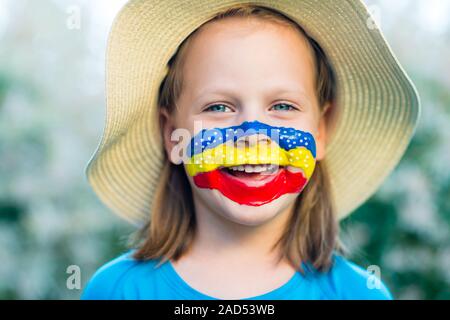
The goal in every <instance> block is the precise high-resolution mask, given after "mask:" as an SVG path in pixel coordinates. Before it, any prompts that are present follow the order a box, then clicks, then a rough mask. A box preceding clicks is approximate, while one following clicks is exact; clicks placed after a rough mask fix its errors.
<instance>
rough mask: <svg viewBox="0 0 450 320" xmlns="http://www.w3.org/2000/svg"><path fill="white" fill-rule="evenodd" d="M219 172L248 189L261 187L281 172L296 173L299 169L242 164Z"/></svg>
mask: <svg viewBox="0 0 450 320" xmlns="http://www.w3.org/2000/svg"><path fill="white" fill-rule="evenodd" d="M218 169H219V171H220V172H221V173H222V174H224V175H227V176H228V177H229V178H231V179H235V180H237V181H239V182H242V183H244V184H245V185H247V186H249V187H261V186H263V185H265V184H267V183H269V182H270V181H272V180H274V179H275V178H276V177H277V176H279V175H280V174H281V173H282V172H283V171H286V170H287V171H289V172H292V173H298V172H300V171H301V169H299V168H296V167H292V166H279V165H276V164H243V165H239V166H228V167H220V168H218Z"/></svg>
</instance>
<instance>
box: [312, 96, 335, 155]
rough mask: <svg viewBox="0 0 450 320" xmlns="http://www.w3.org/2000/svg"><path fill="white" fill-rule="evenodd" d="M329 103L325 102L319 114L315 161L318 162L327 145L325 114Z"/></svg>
mask: <svg viewBox="0 0 450 320" xmlns="http://www.w3.org/2000/svg"><path fill="white" fill-rule="evenodd" d="M330 106H331V103H329V102H327V103H326V104H325V106H324V107H323V109H322V111H321V112H320V113H319V125H318V130H317V135H316V137H315V138H316V160H317V161H320V160H322V159H323V158H324V157H325V153H326V151H325V149H326V145H327V133H328V132H327V112H328V109H329V108H330Z"/></svg>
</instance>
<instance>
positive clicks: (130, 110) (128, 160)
mask: <svg viewBox="0 0 450 320" xmlns="http://www.w3.org/2000/svg"><path fill="white" fill-rule="evenodd" d="M239 3H252V4H257V5H264V6H267V7H272V8H274V9H277V10H279V11H281V12H283V13H284V14H285V15H287V16H288V17H290V18H291V19H293V20H294V21H296V22H298V23H299V24H300V25H301V26H302V27H303V28H304V29H305V30H306V31H307V32H308V33H309V35H310V36H312V37H313V38H314V39H315V40H316V41H317V42H318V43H319V44H320V45H321V46H322V48H323V49H324V51H325V52H326V53H327V55H328V57H329V59H330V62H331V64H332V65H333V67H334V69H335V71H336V76H337V82H338V100H337V105H338V108H339V117H338V121H337V123H336V128H335V131H334V135H333V137H332V138H331V140H330V142H329V144H328V145H327V155H326V158H327V163H328V167H329V172H330V175H331V187H332V194H333V198H334V203H335V206H336V210H337V214H338V218H339V219H342V218H343V217H345V216H347V215H348V214H349V213H351V212H352V211H353V210H354V209H356V208H357V207H358V206H360V205H361V204H362V203H363V202H364V201H365V200H366V199H367V198H368V197H369V196H371V195H372V194H373V193H374V192H375V191H376V190H377V188H378V187H379V186H380V184H381V183H382V182H383V180H384V179H385V178H386V177H387V175H388V174H389V173H390V172H391V171H392V170H393V168H394V167H395V166H396V165H397V164H398V162H399V160H400V158H401V156H402V155H403V153H404V151H405V149H406V147H407V146H408V144H409V142H410V140H411V137H412V135H413V133H414V131H415V128H416V123H417V120H418V118H419V115H420V103H419V96H418V94H417V91H416V89H415V87H414V85H413V84H412V82H411V81H410V79H409V78H408V76H407V75H406V73H405V71H404V70H403V69H402V67H401V65H400V64H399V62H398V61H397V59H396V58H395V56H394V54H393V53H392V51H391V49H390V47H389V45H388V44H387V42H386V41H385V39H384V37H383V35H382V34H381V32H380V30H379V28H378V27H376V26H374V23H373V21H372V20H371V18H370V14H369V13H368V10H367V8H366V7H365V6H364V4H363V3H362V2H361V1H359V0H290V1H289V0H281V1H280V0H276V1H271V0H259V1H236V0H220V1H218V0H217V1H215V0H192V1H180V0H132V1H130V2H128V4H127V5H125V7H124V8H122V10H121V11H120V13H119V14H118V15H117V17H116V19H115V21H114V23H113V26H112V28H111V31H110V35H109V39H108V48H107V56H106V95H107V97H106V99H107V112H106V123H105V126H104V131H103V136H102V139H101V141H100V143H99V145H98V147H97V150H96V151H95V153H94V154H93V156H92V158H91V159H90V161H89V163H88V165H87V167H86V175H87V178H88V181H89V183H90V184H91V186H92V188H93V189H94V191H95V192H96V193H97V195H98V196H99V197H100V199H101V200H102V201H103V202H104V203H105V204H106V205H107V206H108V207H109V208H110V209H111V210H112V211H113V212H114V213H116V214H118V215H119V216H121V217H122V218H124V219H126V220H128V221H129V222H131V223H132V224H135V225H141V224H142V223H143V222H145V221H147V220H148V219H149V218H150V216H151V206H152V202H153V198H152V197H153V194H154V190H155V187H156V185H157V183H158V178H159V174H160V171H161V168H162V164H163V161H164V152H163V147H162V141H161V136H160V131H159V128H158V124H157V98H158V89H159V86H160V83H161V81H162V80H163V78H164V76H165V75H166V73H167V62H168V60H169V59H170V57H171V56H172V55H173V54H174V53H175V52H176V49H177V47H178V46H179V45H180V44H181V42H182V41H183V40H184V39H185V38H186V37H187V36H188V35H189V34H190V33H191V32H193V31H194V30H195V29H196V28H198V27H199V26H200V25H202V24H203V23H205V22H206V21H208V20H209V19H211V18H212V17H213V16H214V15H215V14H217V13H218V12H220V11H222V10H225V9H226V8H228V7H229V6H232V5H234V4H239Z"/></svg>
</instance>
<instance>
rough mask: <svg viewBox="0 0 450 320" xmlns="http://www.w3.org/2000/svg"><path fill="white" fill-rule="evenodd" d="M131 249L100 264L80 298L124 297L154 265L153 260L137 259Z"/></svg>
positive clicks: (146, 275)
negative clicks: (143, 260)
mask: <svg viewBox="0 0 450 320" xmlns="http://www.w3.org/2000/svg"><path fill="white" fill-rule="evenodd" d="M133 252H134V251H133V250H130V251H127V252H125V253H123V254H121V255H120V256H118V257H116V258H114V259H113V260H111V261H109V262H107V263H105V264H104V265H102V266H101V267H100V268H99V269H98V270H97V271H96V272H95V273H94V275H93V276H92V277H91V278H90V280H89V281H88V283H87V284H86V286H85V288H84V290H83V293H82V295H81V299H82V300H106V299H124V298H126V293H127V291H130V290H132V289H133V286H134V285H137V284H138V283H139V282H140V281H139V280H140V279H142V277H146V279H149V277H148V273H149V272H151V270H153V268H149V266H156V261H155V260H150V261H145V262H142V261H138V260H136V259H134V258H133V256H132V254H133Z"/></svg>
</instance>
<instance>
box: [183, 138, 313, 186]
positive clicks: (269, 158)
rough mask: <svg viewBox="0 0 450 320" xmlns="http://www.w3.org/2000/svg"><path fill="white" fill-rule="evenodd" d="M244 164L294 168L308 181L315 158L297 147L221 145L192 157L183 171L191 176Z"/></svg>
mask: <svg viewBox="0 0 450 320" xmlns="http://www.w3.org/2000/svg"><path fill="white" fill-rule="evenodd" d="M244 164H275V165H279V166H293V167H297V168H301V169H303V171H304V173H305V175H306V177H307V178H309V177H311V175H312V173H313V171H314V167H315V159H314V157H313V155H312V153H311V151H309V150H308V149H307V148H305V147H297V148H294V149H291V150H289V151H286V150H284V149H282V148H280V147H279V146H278V145H271V146H265V145H256V146H252V147H242V148H238V147H235V146H233V145H227V144H221V145H219V146H217V147H215V148H211V149H207V150H205V151H204V152H202V153H199V154H196V155H194V156H192V157H191V159H190V161H189V163H186V171H187V173H188V174H189V175H190V176H195V175H196V174H198V173H201V172H209V171H212V170H215V169H217V168H218V167H231V166H238V165H244Z"/></svg>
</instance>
